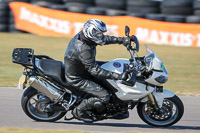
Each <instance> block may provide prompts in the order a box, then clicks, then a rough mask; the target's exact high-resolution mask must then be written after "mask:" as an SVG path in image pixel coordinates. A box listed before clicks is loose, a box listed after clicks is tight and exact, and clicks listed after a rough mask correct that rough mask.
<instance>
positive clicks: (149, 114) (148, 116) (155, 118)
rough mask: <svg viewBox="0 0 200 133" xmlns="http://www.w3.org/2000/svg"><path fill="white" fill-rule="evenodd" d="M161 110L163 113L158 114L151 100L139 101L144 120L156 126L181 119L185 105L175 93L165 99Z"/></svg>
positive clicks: (138, 109)
mask: <svg viewBox="0 0 200 133" xmlns="http://www.w3.org/2000/svg"><path fill="white" fill-rule="evenodd" d="M161 110H162V112H161V113H159V114H156V113H155V111H154V109H153V108H152V106H151V104H149V102H146V103H139V105H138V107H137V112H138V115H139V117H140V118H141V119H142V120H143V121H144V122H146V123H147V124H149V125H152V126H155V127H167V126H171V125H173V124H175V123H177V122H178V121H179V120H180V119H181V117H182V116H183V113H184V106H183V103H182V101H181V100H180V98H179V97H177V96H176V95H175V96H173V97H170V98H165V99H164V101H163V106H162V108H161Z"/></svg>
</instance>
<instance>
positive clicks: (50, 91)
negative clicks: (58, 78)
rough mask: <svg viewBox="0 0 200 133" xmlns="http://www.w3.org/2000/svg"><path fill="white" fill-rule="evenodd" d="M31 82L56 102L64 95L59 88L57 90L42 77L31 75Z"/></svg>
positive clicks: (31, 84)
mask: <svg viewBox="0 0 200 133" xmlns="http://www.w3.org/2000/svg"><path fill="white" fill-rule="evenodd" d="M29 84H30V86H32V87H33V88H35V89H36V90H38V91H39V92H41V93H43V94H44V95H45V96H47V97H48V98H49V99H50V100H51V101H53V102H54V103H57V102H58V101H59V100H60V99H61V98H62V95H61V94H60V93H59V92H58V90H56V89H55V88H54V87H52V86H51V85H49V84H47V83H46V82H44V81H43V80H41V79H38V78H36V77H30V78H29Z"/></svg>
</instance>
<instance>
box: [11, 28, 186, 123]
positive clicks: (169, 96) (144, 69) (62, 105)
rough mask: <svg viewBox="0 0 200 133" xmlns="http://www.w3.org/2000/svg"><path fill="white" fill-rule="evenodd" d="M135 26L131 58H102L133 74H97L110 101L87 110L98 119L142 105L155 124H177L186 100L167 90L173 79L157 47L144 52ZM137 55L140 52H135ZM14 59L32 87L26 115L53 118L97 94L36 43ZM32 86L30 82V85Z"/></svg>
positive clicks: (109, 66)
mask: <svg viewBox="0 0 200 133" xmlns="http://www.w3.org/2000/svg"><path fill="white" fill-rule="evenodd" d="M129 33H130V29H129V27H128V26H126V27H125V35H126V36H127V37H129V38H132V39H131V41H127V42H126V43H128V44H126V45H124V46H126V48H127V50H128V51H129V52H130V54H131V59H115V60H113V61H109V62H103V61H97V62H96V63H97V64H98V65H99V66H100V67H101V68H103V69H106V70H109V71H112V72H116V73H123V72H127V73H129V74H128V75H129V78H128V80H126V81H122V80H111V79H104V80H99V79H96V78H95V77H94V81H95V82H97V83H98V84H100V85H101V86H103V87H104V88H106V89H107V90H108V92H109V94H110V97H111V98H110V101H109V103H108V104H106V105H105V106H106V108H105V109H104V110H97V109H92V110H88V111H87V113H88V115H90V116H91V117H94V118H96V120H94V122H95V121H100V120H105V119H125V118H128V117H129V114H127V115H126V117H120V116H121V115H123V114H125V113H127V112H128V110H132V109H134V108H135V107H137V113H138V115H139V117H140V118H141V119H142V120H143V121H144V122H146V123H147V124H149V125H152V126H155V127H166V126H171V125H173V124H175V123H177V122H178V121H179V120H180V119H181V117H182V116H183V113H184V106H183V103H182V101H181V100H180V98H179V97H178V96H176V95H175V94H174V93H173V92H171V91H169V90H166V89H163V86H162V85H163V84H164V83H166V82H167V80H168V72H167V69H166V67H165V65H164V64H163V63H162V61H161V60H160V59H159V57H158V56H157V55H156V53H155V52H153V50H152V49H151V48H149V47H148V46H146V55H145V56H144V57H138V55H137V53H138V52H139V42H138V39H137V37H136V36H131V37H130V36H129ZM135 55H136V56H135ZM12 61H13V63H17V64H21V65H22V66H23V67H24V70H23V74H22V76H21V77H20V80H19V84H18V87H19V88H23V89H26V90H25V91H24V93H23V96H22V99H21V106H22V109H23V111H24V112H25V114H26V115H27V116H28V117H30V118H31V119H33V120H36V121H44V122H53V121H57V120H59V119H61V118H62V117H64V116H65V120H72V119H74V117H73V116H72V117H71V118H67V117H66V114H67V113H69V112H71V111H72V110H73V109H74V108H76V107H77V106H78V105H79V104H80V102H81V101H82V100H83V99H85V98H89V97H91V96H90V95H89V94H85V93H83V92H81V91H78V90H76V89H75V88H73V87H72V86H70V84H69V83H68V81H66V79H65V72H64V70H65V66H64V64H63V63H62V62H61V61H58V60H54V59H52V58H50V57H49V56H46V55H34V50H33V49H30V48H15V49H14V50H13V54H12ZM26 86H28V87H26Z"/></svg>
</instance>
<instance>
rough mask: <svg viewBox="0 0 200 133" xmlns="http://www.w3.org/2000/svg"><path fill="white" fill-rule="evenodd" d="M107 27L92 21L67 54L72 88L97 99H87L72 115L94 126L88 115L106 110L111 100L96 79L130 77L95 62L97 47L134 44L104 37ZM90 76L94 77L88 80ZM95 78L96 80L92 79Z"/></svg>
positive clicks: (87, 24)
mask: <svg viewBox="0 0 200 133" xmlns="http://www.w3.org/2000/svg"><path fill="white" fill-rule="evenodd" d="M106 31H107V28H106V24H105V23H104V22H102V21H101V20H98V19H91V20H88V21H87V22H86V23H85V24H84V26H83V30H82V31H80V32H79V33H78V34H77V35H75V37H74V38H73V39H72V40H71V41H70V43H69V44H68V47H67V49H66V52H65V57H64V62H65V66H66V67H65V77H66V79H67V81H68V82H69V84H70V85H71V86H73V87H75V88H77V89H78V90H81V91H83V92H86V93H88V94H91V95H92V96H93V97H91V98H89V99H84V100H83V101H82V102H81V103H80V104H79V105H78V106H77V107H76V108H75V109H74V110H73V111H72V114H73V115H74V116H75V117H76V118H77V119H79V120H82V121H85V122H92V121H93V118H91V117H90V116H89V115H88V114H87V113H86V111H87V110H89V109H94V108H96V109H97V108H101V107H104V104H106V103H108V102H109V99H110V96H109V94H108V92H107V90H106V89H104V88H103V87H102V86H100V85H98V84H97V83H95V82H93V81H92V78H91V77H92V76H94V77H97V78H99V79H115V80H126V79H127V78H128V76H127V74H126V73H123V74H118V73H114V72H110V71H107V70H105V69H102V68H100V67H99V66H98V65H97V64H96V63H95V62H96V61H95V56H96V46H97V45H101V46H102V45H106V44H116V43H117V44H122V43H123V41H126V42H128V41H130V39H129V38H128V37H114V36H109V35H104V33H105V32H106ZM88 73H89V75H90V76H88ZM91 75H92V76H91Z"/></svg>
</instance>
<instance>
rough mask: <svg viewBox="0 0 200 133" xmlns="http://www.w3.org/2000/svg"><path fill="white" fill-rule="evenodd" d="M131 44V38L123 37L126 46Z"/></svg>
mask: <svg viewBox="0 0 200 133" xmlns="http://www.w3.org/2000/svg"><path fill="white" fill-rule="evenodd" d="M130 44H131V39H130V38H129V37H124V39H123V45H124V46H127V45H130Z"/></svg>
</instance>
